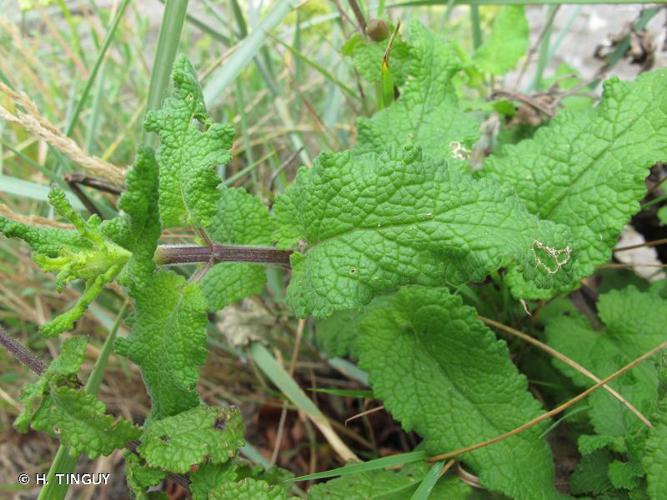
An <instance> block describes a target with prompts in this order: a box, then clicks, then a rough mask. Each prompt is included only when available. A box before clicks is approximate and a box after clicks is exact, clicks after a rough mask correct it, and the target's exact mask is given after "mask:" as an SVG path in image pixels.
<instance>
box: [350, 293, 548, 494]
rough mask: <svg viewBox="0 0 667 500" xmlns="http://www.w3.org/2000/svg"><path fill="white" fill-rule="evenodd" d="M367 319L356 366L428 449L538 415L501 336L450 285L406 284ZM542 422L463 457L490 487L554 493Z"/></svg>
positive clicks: (471, 439) (464, 442)
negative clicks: (421, 285) (441, 287)
mask: <svg viewBox="0 0 667 500" xmlns="http://www.w3.org/2000/svg"><path fill="white" fill-rule="evenodd" d="M392 302H393V304H391V306H389V307H387V308H385V309H378V310H376V311H374V312H372V313H370V314H369V315H368V316H366V317H365V318H364V319H363V320H362V322H361V324H360V330H361V332H362V335H361V337H360V338H359V339H358V341H357V350H358V353H359V365H360V367H361V368H362V369H364V370H365V371H367V372H368V374H369V377H370V381H371V386H372V387H373V393H374V394H375V395H376V396H377V397H379V398H380V399H382V401H383V402H384V405H385V408H387V410H388V411H389V412H391V414H392V415H393V416H394V417H395V418H396V419H397V420H398V421H400V422H401V424H402V426H403V428H404V429H405V430H406V431H411V430H414V431H415V432H417V433H418V434H419V435H421V436H422V437H423V438H424V441H423V444H424V448H425V450H426V451H427V453H429V454H436V453H442V452H446V451H451V450H454V449H457V448H461V447H464V446H468V445H472V444H475V443H478V442H480V441H484V440H486V439H490V438H492V437H495V436H497V435H500V434H503V433H504V432H508V431H511V430H512V429H514V428H516V427H518V426H519V425H521V424H523V423H525V422H527V421H529V420H530V419H532V418H534V417H536V416H538V415H540V414H541V413H542V408H541V407H540V405H539V404H538V403H537V401H535V400H534V399H533V398H532V396H531V395H530V393H529V392H528V384H527V382H526V379H525V377H524V376H522V375H520V374H519V373H518V372H517V369H516V367H515V366H514V365H513V364H512V362H511V361H510V359H509V352H508V349H507V346H506V345H505V343H504V342H502V341H499V340H497V339H496V337H495V335H494V334H493V332H491V331H490V330H489V329H488V328H487V327H486V326H484V324H483V323H481V322H480V321H479V320H477V319H476V312H475V310H474V309H473V308H470V307H467V306H464V305H463V304H462V301H461V298H460V297H458V296H455V295H450V294H449V292H448V291H447V290H446V289H437V288H422V287H406V288H403V289H401V290H400V291H399V292H398V293H397V294H396V295H395V296H394V298H393V300H392ZM544 428H545V426H544V425H539V426H536V427H534V428H532V429H529V430H526V431H524V432H522V433H519V434H516V435H514V436H512V437H510V438H507V439H505V440H503V441H501V442H499V443H496V444H494V445H492V446H487V447H484V448H480V449H479V450H476V451H473V452H470V453H466V454H464V455H462V456H461V457H460V459H461V460H462V461H463V462H464V463H466V464H468V466H469V467H471V468H472V469H473V470H474V471H475V473H476V474H477V475H478V476H479V477H480V481H481V483H482V485H484V486H485V487H486V488H488V489H490V490H493V491H497V492H500V493H503V494H505V495H507V496H509V497H510V498H515V499H519V500H520V499H530V500H534V499H538V498H539V499H542V498H544V499H547V498H554V497H555V496H556V493H555V490H554V489H553V464H552V457H551V451H550V449H549V446H548V445H547V443H546V441H545V440H544V438H542V437H540V434H541V433H542V432H543V431H544Z"/></svg>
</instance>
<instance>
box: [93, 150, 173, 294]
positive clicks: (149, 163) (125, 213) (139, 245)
mask: <svg viewBox="0 0 667 500" xmlns="http://www.w3.org/2000/svg"><path fill="white" fill-rule="evenodd" d="M126 185H127V189H126V191H125V192H124V193H123V195H122V196H121V197H120V200H119V201H118V208H120V209H121V213H120V215H119V216H118V217H116V218H115V219H113V220H111V221H109V222H108V223H106V224H105V225H104V232H105V234H106V235H107V236H108V237H110V238H112V239H113V240H114V241H115V242H116V243H117V244H119V245H121V246H122V247H124V248H126V249H127V250H129V251H130V252H132V256H131V257H130V260H129V261H128V263H127V265H126V266H125V269H124V271H123V273H122V274H121V275H120V277H119V281H121V282H122V283H123V284H126V285H128V286H129V288H130V294H131V295H132V294H133V291H134V286H136V285H139V286H140V284H141V282H142V281H143V280H144V279H146V278H147V277H148V276H150V274H152V272H153V270H154V269H155V263H154V262H153V254H154V253H155V249H156V248H157V243H158V239H159V238H160V233H161V232H162V229H161V227H160V214H159V208H158V165H157V162H156V160H155V155H154V153H153V151H152V150H151V149H149V148H141V149H139V151H138V152H137V158H136V160H135V163H134V166H133V167H132V168H131V169H130V171H129V172H128V174H127V178H126Z"/></svg>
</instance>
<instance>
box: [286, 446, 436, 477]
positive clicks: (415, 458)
mask: <svg viewBox="0 0 667 500" xmlns="http://www.w3.org/2000/svg"><path fill="white" fill-rule="evenodd" d="M426 458H428V457H427V455H426V452H425V451H410V452H408V453H399V454H398V455H391V456H390V457H382V458H376V459H375V460H369V461H368V462H363V463H360V464H350V465H346V466H345V467H338V468H337V469H331V470H325V471H323V472H315V473H314V474H308V475H306V476H300V477H295V478H294V479H290V481H310V480H311V479H326V478H329V477H338V476H349V475H352V474H360V473H362V472H369V471H373V470H378V469H384V468H386V467H393V466H397V465H405V464H412V463H415V462H421V461H423V460H426Z"/></svg>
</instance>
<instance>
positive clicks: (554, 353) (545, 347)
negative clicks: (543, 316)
mask: <svg viewBox="0 0 667 500" xmlns="http://www.w3.org/2000/svg"><path fill="white" fill-rule="evenodd" d="M478 318H479V319H480V320H481V321H482V322H484V323H485V324H487V325H489V326H493V327H494V328H497V329H498V330H502V331H503V332H505V333H509V334H510V335H514V336H515V337H519V338H520V339H521V340H523V341H525V342H528V343H529V344H531V345H534V346H535V347H537V348H538V349H542V350H543V351H544V352H546V353H547V354H550V355H551V356H553V357H554V358H556V359H557V360H559V361H560V362H562V363H565V364H566V365H567V366H569V367H571V368H573V369H575V370H577V371H578V372H579V373H581V374H582V375H584V376H585V377H588V378H589V379H591V380H592V381H593V382H600V378H599V377H597V376H595V375H594V374H593V373H591V372H590V371H588V370H587V369H586V368H584V367H583V366H581V365H580V364H579V363H577V362H576V361H575V360H573V359H570V358H568V357H567V356H566V355H565V354H563V353H561V352H559V351H557V350H556V349H554V348H553V347H551V346H549V345H547V344H545V343H544V342H540V341H539V340H537V339H536V338H534V337H531V336H530V335H527V334H525V333H523V332H521V331H519V330H516V329H514V328H512V327H510V326H507V325H504V324H502V323H499V322H498V321H494V320H492V319H489V318H485V317H484V316H478ZM602 388H603V389H604V390H605V391H607V392H608V393H609V394H611V395H612V396H614V397H615V398H616V399H618V400H619V401H620V402H621V403H622V404H623V405H625V406H626V407H627V408H628V410H630V411H631V412H632V413H634V414H635V415H636V416H637V418H638V419H639V420H641V421H642V423H643V424H644V425H645V426H646V427H648V428H649V429H652V428H653V424H651V422H650V421H649V419H647V418H646V417H645V416H644V415H642V413H641V412H640V411H639V410H638V409H637V408H635V407H634V406H633V405H632V403H630V402H629V401H628V400H627V399H625V398H624V397H623V396H621V395H620V394H619V393H618V392H616V390H614V389H613V388H612V387H610V386H608V385H606V384H605V385H603V386H602Z"/></svg>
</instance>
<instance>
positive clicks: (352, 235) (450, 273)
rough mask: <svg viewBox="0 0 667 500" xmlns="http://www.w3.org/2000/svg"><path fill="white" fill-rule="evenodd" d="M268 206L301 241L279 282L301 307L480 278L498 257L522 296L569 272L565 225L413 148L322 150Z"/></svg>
mask: <svg viewBox="0 0 667 500" xmlns="http://www.w3.org/2000/svg"><path fill="white" fill-rule="evenodd" d="M274 211H275V214H276V218H277V223H278V225H279V229H278V231H277V233H276V236H277V239H278V244H279V246H282V247H290V246H293V245H295V244H296V243H297V242H298V241H301V244H302V245H301V246H304V245H305V250H304V252H303V254H301V253H295V254H294V255H293V256H292V279H291V282H290V285H289V289H288V303H289V304H290V305H291V306H292V307H293V309H294V310H295V311H296V313H297V314H298V315H299V316H301V317H304V316H305V315H307V314H309V313H310V314H312V315H314V316H315V317H323V316H327V315H329V314H331V313H332V312H334V311H335V310H340V309H350V308H354V307H358V306H360V305H364V304H367V303H368V302H370V300H371V299H372V298H373V296H374V295H377V294H380V293H382V292H386V291H390V290H393V289H395V288H397V287H399V286H401V285H407V284H420V285H426V286H442V285H445V284H456V283H461V282H465V281H468V280H479V279H483V278H484V277H485V276H486V275H487V273H489V272H493V271H496V270H498V269H500V268H501V267H504V268H508V269H509V279H510V280H511V282H512V286H513V287H514V289H515V293H517V294H518V295H520V296H523V297H525V298H529V297H531V296H533V295H537V296H539V295H541V293H542V292H541V288H544V287H546V288H549V287H551V286H553V285H552V281H553V280H565V281H569V280H570V279H571V278H570V277H568V276H567V273H568V267H569V265H570V262H569V251H570V249H569V248H567V241H568V239H569V235H568V233H567V230H566V229H565V228H564V227H562V226H558V225H556V224H553V223H551V222H543V221H540V220H539V219H537V218H536V217H535V216H533V215H531V214H530V213H529V212H528V211H527V210H526V209H525V208H524V206H523V205H522V204H521V202H520V201H519V200H518V199H517V198H516V197H515V196H513V194H512V191H511V189H508V188H504V187H503V186H500V188H499V186H498V185H497V183H496V182H488V181H486V180H482V181H476V180H473V179H471V178H469V177H468V176H467V175H464V174H458V173H457V172H456V171H451V169H449V168H448V166H447V165H446V164H444V163H442V162H436V161H434V160H432V159H430V158H427V157H424V155H422V153H421V151H419V150H418V149H414V148H404V149H402V150H399V149H395V150H392V151H390V152H388V153H386V154H383V155H381V156H378V155H375V154H373V153H369V154H366V155H360V156H355V155H353V154H351V153H350V152H344V153H338V154H322V155H320V157H319V158H318V159H317V161H316V162H315V165H314V166H313V168H312V169H310V170H306V169H301V170H300V171H299V174H298V176H297V179H296V180H295V182H294V183H293V184H292V185H291V186H290V187H289V188H288V189H287V190H286V192H285V193H284V194H283V195H282V196H280V197H279V198H278V200H277V201H276V205H275V207H274ZM544 248H551V249H553V250H554V251H555V252H556V253H557V258H552V257H551V256H549V255H547V254H546V253H545V252H544Z"/></svg>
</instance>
